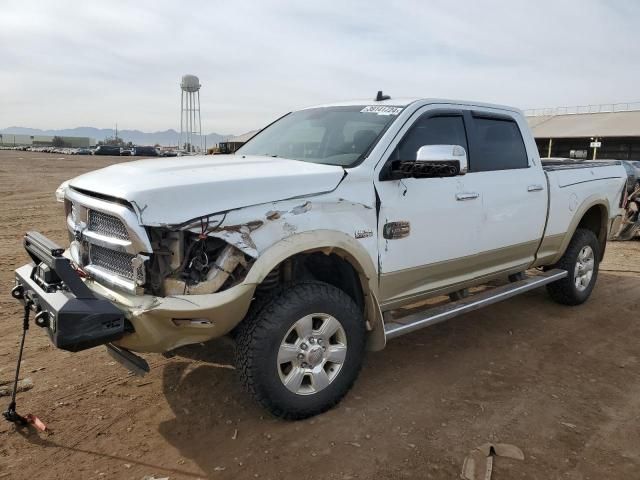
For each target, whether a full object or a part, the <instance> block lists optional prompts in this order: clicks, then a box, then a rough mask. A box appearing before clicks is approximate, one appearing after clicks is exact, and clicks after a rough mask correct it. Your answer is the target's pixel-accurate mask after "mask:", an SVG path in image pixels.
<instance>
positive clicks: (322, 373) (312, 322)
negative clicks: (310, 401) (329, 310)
mask: <svg viewBox="0 0 640 480" xmlns="http://www.w3.org/2000/svg"><path fill="white" fill-rule="evenodd" d="M346 357H347V334H346V333H345V331H344V328H343V327H342V324H341V323H340V322H339V321H338V320H337V319H336V318H334V317H332V316H331V315H329V314H326V313H313V314H311V315H307V316H305V317H302V318H301V319H300V320H298V321H296V322H295V323H294V324H293V325H292V326H291V328H290V329H289V331H288V332H287V334H286V335H285V336H284V338H283V339H282V342H280V348H279V350H278V358H277V368H278V374H279V375H280V380H281V381H282V384H283V385H284V386H285V387H286V388H287V389H288V390H289V391H291V392H293V393H295V394H297V395H313V394H314V393H318V392H320V391H322V390H324V389H325V388H327V387H328V386H329V385H330V384H331V383H332V382H333V381H334V380H335V379H336V378H337V376H338V374H339V373H340V370H341V369H342V365H343V364H344V362H345V359H346Z"/></svg>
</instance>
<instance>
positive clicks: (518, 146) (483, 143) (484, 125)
mask: <svg viewBox="0 0 640 480" xmlns="http://www.w3.org/2000/svg"><path fill="white" fill-rule="evenodd" d="M474 125H475V133H476V142H475V145H474V147H475V148H474V151H473V155H472V158H471V162H470V165H469V167H470V168H469V170H470V171H471V172H487V171H491V170H511V169H515V168H527V167H528V166H529V161H528V159H527V149H526V148H525V146H524V141H523V140H522V135H521V134H520V129H519V128H518V124H517V123H516V122H515V121H512V120H502V119H500V120H498V119H494V118H482V117H477V118H475V119H474Z"/></svg>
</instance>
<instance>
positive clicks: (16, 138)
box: [0, 133, 96, 148]
mask: <svg viewBox="0 0 640 480" xmlns="http://www.w3.org/2000/svg"><path fill="white" fill-rule="evenodd" d="M53 138H54V137H53V135H16V134H13V133H0V145H1V146H3V147H49V146H53ZM60 138H62V140H63V141H64V144H65V147H69V148H89V147H94V146H95V145H96V140H95V139H94V138H89V137H65V136H60Z"/></svg>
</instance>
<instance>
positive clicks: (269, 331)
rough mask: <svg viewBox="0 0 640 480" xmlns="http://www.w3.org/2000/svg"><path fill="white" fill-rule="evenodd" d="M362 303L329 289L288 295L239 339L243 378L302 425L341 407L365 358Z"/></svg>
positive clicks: (310, 287) (314, 285)
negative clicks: (335, 407)
mask: <svg viewBox="0 0 640 480" xmlns="http://www.w3.org/2000/svg"><path fill="white" fill-rule="evenodd" d="M364 325H365V324H364V320H363V318H362V313H361V312H360V310H359V309H358V307H357V306H356V304H355V302H354V301H353V300H352V299H351V298H350V297H349V296H348V295H347V294H346V293H344V292H343V291H342V290H340V289H338V288H336V287H334V286H331V285H328V284H325V283H321V282H310V283H300V284H296V285H293V286H291V287H290V288H287V289H286V290H283V291H282V292H280V293H278V294H276V295H275V296H274V297H272V298H271V299H269V300H268V301H266V302H263V304H262V305H261V306H260V307H259V308H257V309H256V311H254V312H252V313H251V314H249V316H248V317H247V318H246V319H245V320H244V321H243V323H242V324H241V325H240V328H239V329H238V332H237V337H236V345H237V347H236V364H237V368H238V371H239V373H240V378H241V381H242V383H243V384H244V386H245V387H246V388H247V390H248V391H249V392H250V393H251V394H252V395H253V396H254V397H255V398H256V400H257V401H258V402H259V403H260V404H261V405H262V406H264V407H265V408H266V409H268V410H269V411H270V412H271V413H272V414H274V415H275V416H278V417H282V418H286V419H291V420H296V419H302V418H306V417H309V416H312V415H316V414H318V413H322V412H324V411H326V410H328V409H329V408H331V407H333V406H334V405H335V404H337V403H338V402H339V401H340V400H341V399H342V397H343V396H344V395H345V394H346V393H347V392H348V391H349V389H350V388H351V386H352V385H353V383H354V381H355V379H356V377H357V376H358V373H359V371H360V367H361V365H362V358H363V355H364V345H365V326H364Z"/></svg>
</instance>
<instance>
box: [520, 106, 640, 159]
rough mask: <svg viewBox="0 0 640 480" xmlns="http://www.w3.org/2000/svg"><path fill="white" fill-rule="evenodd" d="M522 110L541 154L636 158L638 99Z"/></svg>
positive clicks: (639, 122) (638, 145) (639, 126)
mask: <svg viewBox="0 0 640 480" xmlns="http://www.w3.org/2000/svg"><path fill="white" fill-rule="evenodd" d="M525 114H526V115H527V121H528V122H529V125H530V126H531V130H532V131H533V135H534V137H535V139H536V144H537V145H538V150H539V152H540V156H541V157H564V158H578V159H593V158H595V159H616V160H640V103H639V104H616V105H591V106H586V107H562V108H558V109H552V110H539V111H527V112H525Z"/></svg>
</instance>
